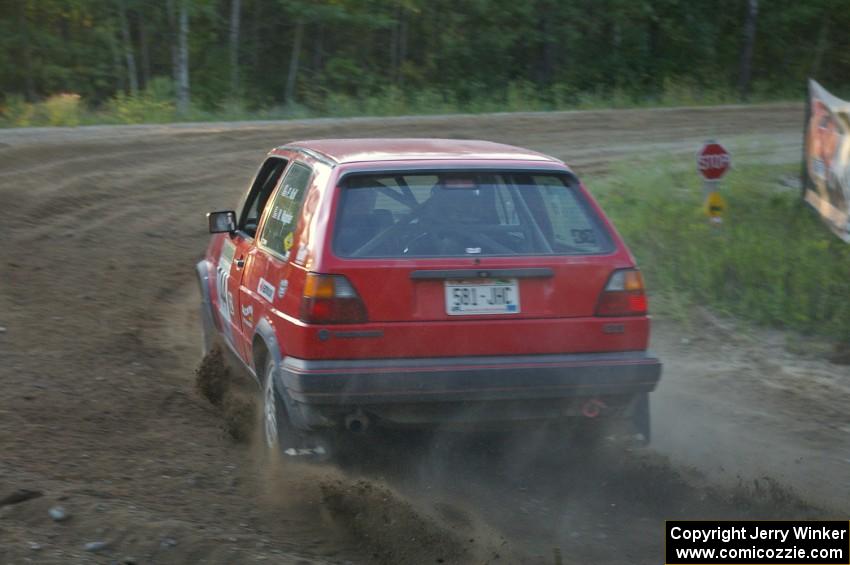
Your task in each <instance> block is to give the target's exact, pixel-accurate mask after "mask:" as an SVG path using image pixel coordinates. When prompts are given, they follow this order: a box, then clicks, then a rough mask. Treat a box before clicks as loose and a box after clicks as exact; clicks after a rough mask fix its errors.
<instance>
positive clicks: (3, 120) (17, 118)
mask: <svg viewBox="0 0 850 565" xmlns="http://www.w3.org/2000/svg"><path fill="white" fill-rule="evenodd" d="M35 117H36V111H35V105H34V104H30V103H29V102H27V101H26V100H24V97H23V96H17V95H12V96H9V97H7V98H6V100H5V101H4V104H3V106H2V107H0V124H2V125H3V126H5V127H27V126H31V125H33V121H34V120H35Z"/></svg>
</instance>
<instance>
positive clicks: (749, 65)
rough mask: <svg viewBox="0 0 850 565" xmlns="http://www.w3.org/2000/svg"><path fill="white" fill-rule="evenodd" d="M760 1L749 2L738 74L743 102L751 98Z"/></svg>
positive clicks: (750, 0)
mask: <svg viewBox="0 0 850 565" xmlns="http://www.w3.org/2000/svg"><path fill="white" fill-rule="evenodd" d="M758 13H759V3H758V0H747V15H746V20H745V21H744V45H743V48H742V49H741V63H740V67H739V68H740V70H739V72H738V95H739V96H740V97H741V100H746V99H747V98H749V96H750V81H751V79H752V73H753V49H754V47H755V43H756V20H757V19H758Z"/></svg>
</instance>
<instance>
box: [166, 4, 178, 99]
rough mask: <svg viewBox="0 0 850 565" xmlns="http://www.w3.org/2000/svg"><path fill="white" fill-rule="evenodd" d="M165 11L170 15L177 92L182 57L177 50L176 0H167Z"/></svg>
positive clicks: (170, 34)
mask: <svg viewBox="0 0 850 565" xmlns="http://www.w3.org/2000/svg"><path fill="white" fill-rule="evenodd" d="M165 11H166V14H167V16H168V32H169V33H168V35H169V37H170V38H171V41H169V48H170V50H171V80H172V82H173V84H174V92H175V94H176V93H177V83H179V82H180V73H179V72H178V71H179V69H180V57H179V56H178V50H177V42H178V40H177V36H178V35H179V34H178V32H177V9H176V7H175V6H174V0H166V2H165Z"/></svg>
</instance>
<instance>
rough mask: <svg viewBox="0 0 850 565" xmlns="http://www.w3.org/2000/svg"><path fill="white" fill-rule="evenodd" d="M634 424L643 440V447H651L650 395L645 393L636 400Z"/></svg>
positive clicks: (633, 416) (633, 412)
mask: <svg viewBox="0 0 850 565" xmlns="http://www.w3.org/2000/svg"><path fill="white" fill-rule="evenodd" d="M632 423H633V424H634V426H635V431H636V432H637V433H638V434H640V435H641V436H642V437H643V439H642V440H641V443H642V444H643V445H649V440H650V438H651V437H652V436H651V435H650V423H649V393H648V392H644V393H642V394H640V395H638V397H637V398H635V403H634V408H633V410H632Z"/></svg>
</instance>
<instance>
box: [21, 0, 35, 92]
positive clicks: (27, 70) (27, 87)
mask: <svg viewBox="0 0 850 565" xmlns="http://www.w3.org/2000/svg"><path fill="white" fill-rule="evenodd" d="M18 29H19V30H20V32H21V43H22V44H23V45H21V49H22V51H23V59H24V60H23V63H24V94H25V96H26V99H27V101H29V102H32V101H33V100H35V83H34V81H33V68H32V46H31V45H30V34H29V24H27V13H26V3H25V2H19V3H18Z"/></svg>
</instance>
